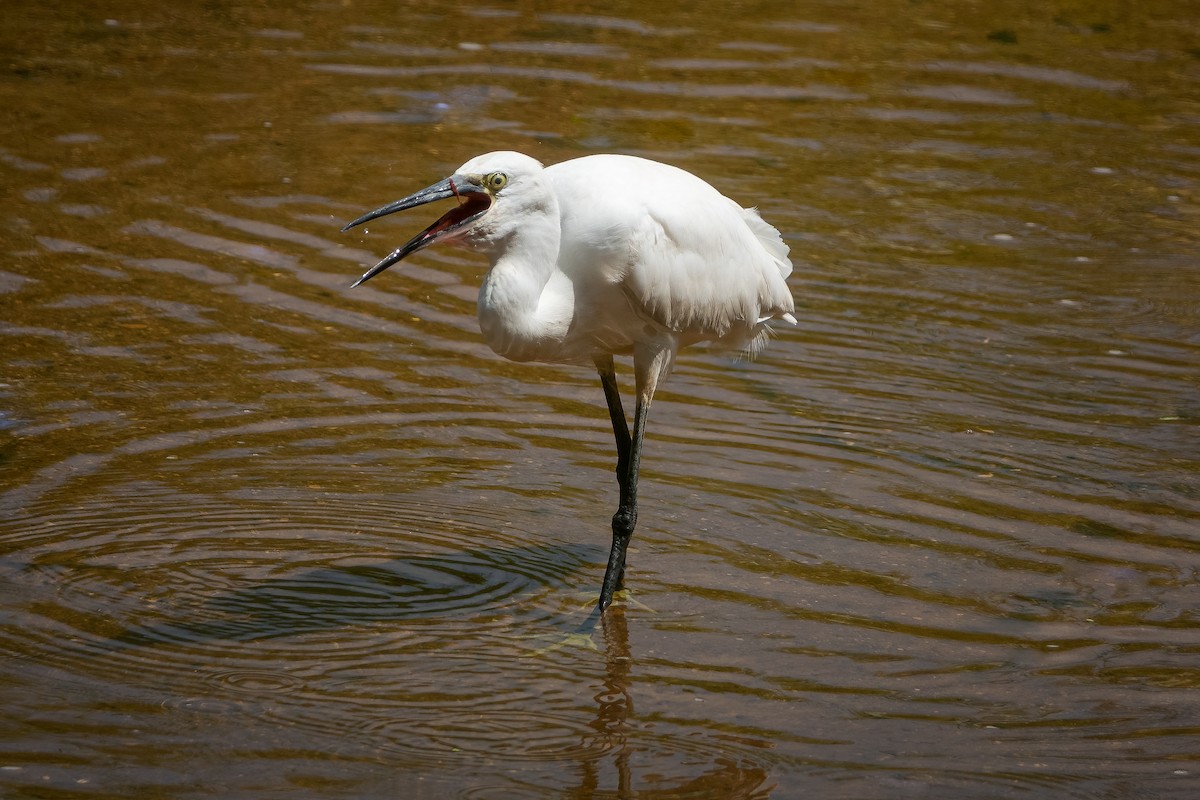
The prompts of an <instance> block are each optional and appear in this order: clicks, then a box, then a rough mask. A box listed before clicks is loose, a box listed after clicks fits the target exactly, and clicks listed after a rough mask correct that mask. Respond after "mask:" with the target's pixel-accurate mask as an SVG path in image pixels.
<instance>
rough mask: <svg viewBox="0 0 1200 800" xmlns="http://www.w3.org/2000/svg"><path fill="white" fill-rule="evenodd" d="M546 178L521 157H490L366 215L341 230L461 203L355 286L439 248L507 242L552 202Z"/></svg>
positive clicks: (533, 162) (506, 154) (535, 164)
mask: <svg viewBox="0 0 1200 800" xmlns="http://www.w3.org/2000/svg"><path fill="white" fill-rule="evenodd" d="M541 174H542V165H541V164H540V163H538V162H537V161H536V160H534V159H532V158H530V157H529V156H527V155H524V154H522V153H515V152H511V151H498V152H495V153H486V154H484V155H481V156H476V157H475V158H472V159H471V160H470V161H468V162H467V163H465V164H463V165H462V166H461V167H459V168H458V170H456V171H455V173H454V174H453V175H451V176H450V177H449V178H446V179H444V180H441V181H438V182H437V183H435V184H433V185H432V186H429V187H427V188H425V189H422V190H421V191H419V192H416V193H414V194H410V195H409V196H408V197H405V198H402V199H400V200H397V201H395V202H394V203H388V204H387V205H386V206H383V207H382V208H377V209H375V210H374V211H372V212H370V213H368V214H363V215H362V216H361V217H359V218H358V219H356V220H354V221H353V222H351V223H350V224H348V225H347V226H346V227H344V228H342V230H343V231H347V230H350V229H351V228H353V227H354V226H356V225H361V224H363V223H364V222H369V221H371V220H373V219H377V218H379V217H382V216H385V215H387V214H392V213H394V212H396V211H404V210H405V209H409V208H415V207H416V206H422V205H425V204H426V203H432V202H434V201H437V200H446V199H449V198H454V199H455V200H456V201H457V204H456V205H455V206H454V207H453V208H451V209H450V210H449V211H447V212H446V213H445V214H443V215H442V216H441V217H440V218H439V219H438V221H437V222H435V223H433V224H432V225H430V226H429V227H428V228H426V229H425V230H423V231H421V232H420V233H418V234H417V235H416V236H414V237H413V238H412V239H410V240H409V241H408V243H407V244H405V245H403V246H402V247H399V248H397V249H396V250H394V251H393V252H392V253H390V254H389V255H388V256H387V258H385V259H383V260H382V261H380V262H379V263H378V264H376V265H375V266H374V267H372V268H371V269H369V270H368V271H367V272H366V274H364V275H363V276H362V277H361V278H359V279H358V280H357V281H355V283H354V285H355V286H358V285H359V284H361V283H366V282H367V281H369V280H370V279H371V278H374V277H375V276H376V275H378V274H379V273H381V272H383V271H384V270H385V269H387V268H388V267H390V266H392V265H393V264H396V263H397V262H399V261H401V260H402V259H404V258H405V257H406V256H408V255H410V254H412V253H415V252H417V251H418V250H423V249H425V248H426V247H429V246H430V245H431V244H434V243H436V242H443V241H444V242H448V243H455V242H458V243H466V244H484V245H486V244H488V243H490V242H493V241H495V240H499V239H502V238H503V237H504V236H505V235H506V234H507V232H508V231H509V230H510V229H511V228H512V227H514V226H515V224H516V221H517V220H518V218H519V216H520V212H522V211H523V210H525V209H526V208H527V207H530V206H536V205H537V204H538V203H539V202H540V201H541V200H542V199H544V198H545V197H546V196H547V192H546V191H545V190H544V189H543V183H542V178H541Z"/></svg>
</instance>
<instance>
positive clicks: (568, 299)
mask: <svg viewBox="0 0 1200 800" xmlns="http://www.w3.org/2000/svg"><path fill="white" fill-rule="evenodd" d="M449 198H454V199H455V200H456V201H457V203H456V204H455V206H454V207H453V208H451V209H450V210H449V211H448V212H446V213H445V214H444V215H442V217H441V218H440V219H438V221H437V222H435V223H433V224H432V225H430V226H429V227H428V228H426V229H425V230H423V231H422V232H421V233H419V234H417V235H416V236H415V237H413V239H412V240H411V241H409V242H408V243H407V244H405V245H404V246H403V247H400V248H399V249H397V250H395V251H393V252H392V253H391V254H390V255H388V256H387V258H385V259H383V260H382V261H380V262H379V263H378V264H376V265H375V266H374V267H372V268H371V269H370V270H368V271H367V272H366V274H364V275H363V276H362V277H361V278H359V279H358V281H357V282H356V283H355V284H354V285H355V286H358V285H359V284H361V283H364V282H366V281H368V280H370V279H371V278H373V277H375V276H376V275H378V274H379V273H381V272H383V271H384V270H385V269H387V268H388V267H390V266H392V265H393V264H395V263H397V262H399V261H400V260H401V259H403V258H405V257H406V256H408V255H411V254H412V253H415V252H417V251H418V250H422V249H424V248H426V247H429V246H430V245H432V244H434V243H437V242H447V243H452V244H456V245H459V246H463V247H467V248H471V249H474V250H478V251H480V252H481V253H484V254H485V255H487V257H488V259H489V260H490V261H491V268H490V269H489V270H488V273H487V275H486V277H484V279H483V285H482V286H481V287H480V290H479V303H478V310H479V327H480V330H481V331H482V332H483V337H484V339H485V340H486V341H487V343H488V345H489V346H490V347H491V348H492V349H493V350H495V351H496V352H497V353H499V354H500V355H502V356H504V357H505V358H509V359H512V360H513V361H542V362H556V363H558V362H586V361H588V360H590V361H591V362H592V363H593V364H594V365H595V367H596V370H597V371H598V372H599V373H600V384H601V387H602V388H603V389H604V399H605V400H606V401H607V402H608V413H609V417H610V418H611V420H612V427H613V434H614V435H615V436H616V440H617V483H618V485H619V487H620V503H619V505H618V508H617V512H616V514H614V515H613V518H612V549H611V550H610V552H609V556H608V566H607V568H606V570H605V573H604V583H603V584H602V585H601V590H600V604H599V607H600V610H601V611H604V609H605V608H607V607H608V605H609V604H610V603H611V602H612V598H613V593H614V592H615V591H616V590H617V589H619V588H621V586H622V585H623V584H624V577H625V551H626V549H627V548H628V546H629V540H630V538H631V537H632V536H633V528H634V525H635V524H636V523H637V515H638V511H637V484H638V464H639V462H640V460H641V453H642V437H643V434H644V433H645V430H646V415H647V412H648V411H649V410H650V402H651V400H652V399H653V398H654V390H655V389H656V388H657V387H658V383H659V381H661V380H663V378H665V377H666V376H667V374H668V373H669V372H670V370H671V367H672V365H673V364H674V362H675V355H676V353H677V352H678V351H679V348H681V347H686V346H687V345H690V344H695V343H697V342H705V341H708V342H716V343H718V344H722V345H726V346H730V347H735V348H740V349H743V350H747V351H749V352H755V351H757V350H759V349H760V348H761V347H762V346H763V345H764V344H765V343H766V340H767V337H768V330H767V327H766V323H767V321H768V320H770V319H773V318H777V319H782V320H785V321H787V322H790V323H792V324H793V325H794V324H796V319H795V317H793V316H792V313H793V311H794V310H795V307H794V305H793V302H792V294H791V292H790V291H789V289H788V286H787V283H786V278H787V277H788V275H790V274H791V271H792V264H791V262H790V261H789V260H788V247H787V245H786V244H784V242H783V239H782V238H781V237H780V235H779V231H777V230H775V228H773V227H771V226H770V225H768V224H767V223H766V222H764V221H763V220H762V218H761V217H759V215H758V212H757V211H755V210H754V209H746V208H742V207H741V206H740V205H738V204H737V203H735V202H733V201H732V200H730V199H728V198H727V197H725V196H723V195H722V194H721V193H719V192H718V191H717V190H716V189H714V188H713V187H712V186H710V185H709V184H707V183H705V182H704V181H703V180H701V179H700V178H697V177H696V176H695V175H692V174H691V173H690V172H686V171H684V170H682V169H679V168H677V167H672V166H668V165H666V164H660V163H658V162H656V161H648V160H646V159H643V158H636V157H633V156H622V155H593V156H585V157H583V158H576V159H572V160H570V161H564V162H562V163H560V164H555V165H553V166H550V167H543V166H542V165H541V164H540V163H538V162H537V161H535V160H534V159H532V158H530V157H529V156H526V155H522V154H521V153H514V152H496V153H487V154H485V155H481V156H476V157H475V158H473V159H471V160H470V161H468V162H467V163H465V164H463V165H462V166H461V167H460V168H459V169H458V171H457V172H456V173H455V174H454V175H451V176H450V177H449V178H446V179H445V180H442V181H439V182H438V183H435V184H433V185H432V186H430V187H428V188H426V189H422V190H421V191H419V192H417V193H416V194H412V195H409V196H408V197H405V198H404V199H402V200H397V201H396V202H394V203H389V204H388V205H386V206H383V207H382V208H379V209H376V210H375V211H372V212H370V213H369V214H364V215H363V216H361V217H359V218H358V219H356V220H354V221H353V222H351V223H350V224H349V225H347V226H346V227H345V228H343V229H342V230H349V229H350V228H353V227H354V226H355V225H361V224H363V223H364V222H368V221H370V220H373V219H376V218H378V217H382V216H384V215H386V214H391V213H394V212H396V211H403V210H405V209H408V208H414V207H416V206H420V205H424V204H426V203H431V202H434V201H436V200H446V199H449ZM629 354H632V355H633V371H634V380H635V383H636V390H637V405H636V407H635V409H634V414H633V432H632V435H631V434H630V430H629V424H628V422H627V421H626V418H625V411H624V409H623V408H622V406H621V395H620V392H619V391H618V389H617V376H616V372H615V371H614V369H613V356H614V355H629Z"/></svg>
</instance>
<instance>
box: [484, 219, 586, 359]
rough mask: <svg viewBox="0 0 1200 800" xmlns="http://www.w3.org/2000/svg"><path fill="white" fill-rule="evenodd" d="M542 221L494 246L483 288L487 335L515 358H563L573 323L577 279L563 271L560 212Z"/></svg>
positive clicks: (490, 342)
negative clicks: (573, 280)
mask: <svg viewBox="0 0 1200 800" xmlns="http://www.w3.org/2000/svg"><path fill="white" fill-rule="evenodd" d="M542 222H543V224H539V225H524V226H522V227H521V228H519V229H517V230H514V231H513V232H512V233H511V234H510V235H509V236H508V237H507V238H506V240H505V241H504V242H503V243H502V246H500V247H497V248H495V249H493V250H492V252H491V254H490V256H491V260H492V268H491V269H490V270H489V271H488V274H487V276H486V277H485V278H484V280H483V285H482V286H481V287H480V289H479V327H480V330H481V331H482V332H483V336H484V339H485V340H486V341H487V343H488V345H489V346H490V347H491V348H492V349H493V350H495V351H496V352H497V353H499V354H500V355H502V356H505V357H506V358H510V359H512V360H514V361H555V360H559V356H558V355H557V352H558V350H559V349H560V348H561V346H562V342H563V340H564V338H565V337H566V334H567V329H568V327H569V325H570V322H571V313H572V312H571V309H572V308H573V306H574V303H573V297H572V296H571V283H570V281H569V280H568V279H567V277H566V276H565V275H564V274H563V273H562V272H561V271H560V270H559V269H558V258H559V242H560V229H559V225H558V220H557V215H555V218H554V219H553V220H552V221H551V220H550V219H545V220H543V221H542ZM551 222H553V224H551Z"/></svg>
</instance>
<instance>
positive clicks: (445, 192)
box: [342, 175, 492, 288]
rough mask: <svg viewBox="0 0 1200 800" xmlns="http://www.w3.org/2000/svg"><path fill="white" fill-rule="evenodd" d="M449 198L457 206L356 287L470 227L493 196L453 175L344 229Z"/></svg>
mask: <svg viewBox="0 0 1200 800" xmlns="http://www.w3.org/2000/svg"><path fill="white" fill-rule="evenodd" d="M448 197H456V198H458V205H456V206H455V207H454V208H452V209H450V210H449V211H447V212H446V213H445V214H443V215H442V217H441V219H439V220H438V221H437V222H435V223H433V224H432V225H430V226H429V227H428V228H426V229H425V230H423V231H421V232H420V233H418V234H417V235H416V236H414V237H413V238H412V239H411V240H410V241H409V242H408V244H406V245H404V246H403V247H400V248H398V249H396V250H393V251H392V252H391V254H390V255H388V257H387V258H385V259H384V260H383V261H380V262H379V263H378V264H376V265H375V266H373V267H371V269H369V270H367V272H366V274H364V275H363V276H362V277H361V278H359V279H358V280H357V281H355V282H354V286H358V285H359V284H360V283H366V282H367V281H369V280H371V278H374V277H375V276H376V275H378V274H379V273H381V272H383V271H384V270H385V269H387V268H388V267H390V266H392V265H393V264H395V263H396V262H398V261H400V260H401V259H403V258H404V257H405V256H407V255H409V254H410V253H415V252H417V251H418V250H423V249H424V248H426V247H428V246H429V245H431V244H433V243H434V242H436V241H438V240H439V239H442V238H444V237H446V236H448V235H450V234H452V233H454V232H455V231H458V230H461V229H462V228H465V227H466V226H468V225H470V224H471V223H472V222H474V221H475V220H477V219H479V217H481V216H482V215H483V214H484V212H486V211H487V210H488V209H489V208H491V207H492V196H491V194H489V193H488V191H487V190H486V189H484V188H483V186H481V185H480V183H479V178H477V177H470V176H467V175H452V176H450V177H449V178H446V179H445V180H444V181H439V182H438V183H435V184H434V185H433V186H430V187H428V188H427V189H422V190H421V191H419V192H417V193H416V194H410V195H409V196H408V197H405V198H404V199H403V200H397V201H396V202H394V203H388V204H387V205H386V206H384V207H383V208H377V209H375V210H374V211H372V212H371V213H369V214H363V215H362V216H361V217H359V218H358V219H356V220H354V221H353V222H351V223H350V224H349V225H347V226H346V227H344V228H342V230H343V231H348V230H350V229H351V228H353V227H354V226H355V225H361V224H363V223H364V222H370V221H371V220H373V219H377V218H379V217H382V216H386V215H387V214H392V213H394V212H396V211H404V210H405V209H408V208H415V207H416V206H423V205H425V204H426V203H432V202H434V201H436V200H445V199H446V198H448ZM351 288H353V287H351Z"/></svg>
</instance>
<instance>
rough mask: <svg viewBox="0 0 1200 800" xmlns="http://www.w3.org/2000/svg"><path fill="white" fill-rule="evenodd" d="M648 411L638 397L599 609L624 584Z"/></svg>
mask: <svg viewBox="0 0 1200 800" xmlns="http://www.w3.org/2000/svg"><path fill="white" fill-rule="evenodd" d="M649 410H650V406H649V404H648V403H643V402H641V400H640V399H639V401H638V404H637V408H636V409H635V411H634V415H633V436H632V438H631V441H630V446H629V460H628V461H629V463H628V466H627V468H626V472H625V479H624V480H622V481H620V485H621V504H620V505H619V506H618V507H617V513H616V514H613V518H612V532H613V541H612V549H611V550H610V551H609V553H608V567H607V569H605V571H604V583H603V584H601V586H600V610H601V611H603V610H604V609H606V608H608V605H609V603H611V602H612V598H613V593H614V592H616V591H617V590H618V589H620V588H621V587H622V586H623V585H624V584H625V552H626V551H627V550H628V549H629V540H630V539H632V538H633V529H634V527H635V526H636V525H637V518H638V509H637V484H638V466H639V464H640V462H641V457H642V435H643V433H644V432H645V430H646V415H647V413H648V412H649Z"/></svg>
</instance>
